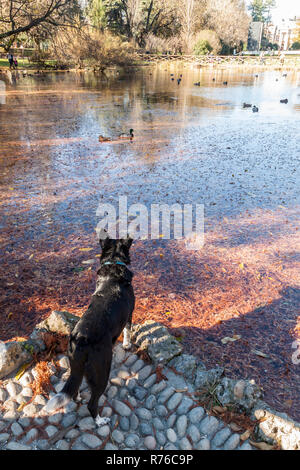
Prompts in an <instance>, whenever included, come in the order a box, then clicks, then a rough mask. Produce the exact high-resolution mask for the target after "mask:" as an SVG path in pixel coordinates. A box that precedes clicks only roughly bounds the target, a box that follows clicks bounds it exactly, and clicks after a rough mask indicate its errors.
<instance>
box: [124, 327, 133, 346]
mask: <svg viewBox="0 0 300 470" xmlns="http://www.w3.org/2000/svg"><path fill="white" fill-rule="evenodd" d="M130 333H131V324H128V323H127V325H126V326H125V328H124V330H123V349H130V348H131V340H130Z"/></svg>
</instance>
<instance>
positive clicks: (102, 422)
mask: <svg viewBox="0 0 300 470" xmlns="http://www.w3.org/2000/svg"><path fill="white" fill-rule="evenodd" d="M95 423H96V424H97V426H98V427H99V428H100V427H101V426H104V425H105V424H108V423H110V418H100V416H99V415H98V416H97V418H96V419H95Z"/></svg>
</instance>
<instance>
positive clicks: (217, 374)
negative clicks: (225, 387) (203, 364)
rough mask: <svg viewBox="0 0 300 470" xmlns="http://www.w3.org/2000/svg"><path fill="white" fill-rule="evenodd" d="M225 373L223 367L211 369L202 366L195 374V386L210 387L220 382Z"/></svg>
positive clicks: (199, 387) (198, 387)
mask: <svg viewBox="0 0 300 470" xmlns="http://www.w3.org/2000/svg"><path fill="white" fill-rule="evenodd" d="M223 373H224V368H223V367H216V368H215V369H210V370H203V369H202V368H198V369H197V371H196V374H195V381H194V384H195V387H196V388H197V389H205V388H209V387H211V386H212V385H215V384H217V383H218V382H220V380H221V377H222V375H223Z"/></svg>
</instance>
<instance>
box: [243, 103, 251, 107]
mask: <svg viewBox="0 0 300 470" xmlns="http://www.w3.org/2000/svg"><path fill="white" fill-rule="evenodd" d="M251 106H252V104H249V103H243V108H251Z"/></svg>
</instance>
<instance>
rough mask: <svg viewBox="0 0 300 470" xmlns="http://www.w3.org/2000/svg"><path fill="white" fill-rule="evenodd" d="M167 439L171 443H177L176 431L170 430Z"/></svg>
mask: <svg viewBox="0 0 300 470" xmlns="http://www.w3.org/2000/svg"><path fill="white" fill-rule="evenodd" d="M167 438H168V439H169V441H170V442H176V441H177V435H176V432H175V431H174V429H172V428H169V429H168V430H167Z"/></svg>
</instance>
